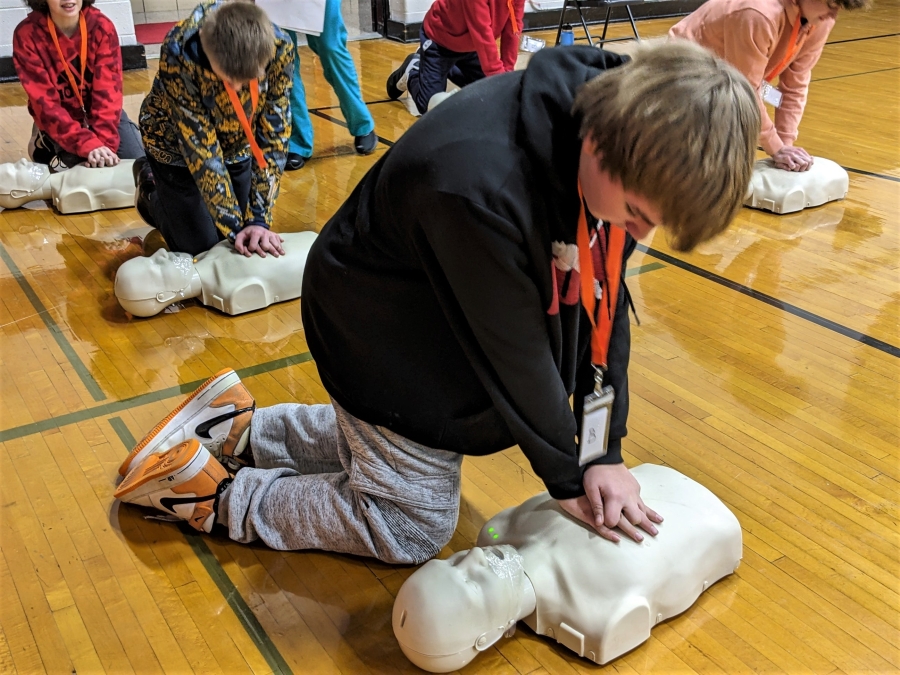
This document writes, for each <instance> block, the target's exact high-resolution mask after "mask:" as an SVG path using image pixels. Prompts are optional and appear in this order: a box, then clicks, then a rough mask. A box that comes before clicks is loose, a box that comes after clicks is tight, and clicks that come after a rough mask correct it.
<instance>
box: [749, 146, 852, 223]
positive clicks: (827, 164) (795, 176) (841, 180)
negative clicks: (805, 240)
mask: <svg viewBox="0 0 900 675" xmlns="http://www.w3.org/2000/svg"><path fill="white" fill-rule="evenodd" d="M849 187H850V177H849V176H848V175H847V172H846V171H845V170H844V169H843V167H841V166H840V165H839V164H836V163H835V162H832V161H831V160H830V159H823V158H822V157H814V158H813V165H812V167H811V168H810V169H809V171H785V170H783V169H778V168H776V167H775V161H774V160H773V159H772V158H771V157H768V158H766V159H761V160H759V161H758V162H757V163H756V165H755V166H754V167H753V175H752V176H751V177H750V187H749V188H748V191H747V197H746V199H745V200H744V204H745V205H746V206H752V207H753V208H757V209H763V210H765V211H773V212H774V213H793V212H794V211H800V210H802V209H806V208H809V207H812V206H820V205H822V204H825V203H826V202H833V201H835V200H836V199H843V198H844V197H845V196H846V195H847V190H848V189H849Z"/></svg>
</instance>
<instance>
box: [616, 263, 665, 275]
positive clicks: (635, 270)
mask: <svg viewBox="0 0 900 675" xmlns="http://www.w3.org/2000/svg"><path fill="white" fill-rule="evenodd" d="M663 267H665V265H663V264H662V263H658V262H652V263H647V264H646V265H640V266H638V267H632V268H631V269H627V270H625V276H626V277H634V276H637V275H638V274H643V273H644V272H652V271H653V270H658V269H662V268H663Z"/></svg>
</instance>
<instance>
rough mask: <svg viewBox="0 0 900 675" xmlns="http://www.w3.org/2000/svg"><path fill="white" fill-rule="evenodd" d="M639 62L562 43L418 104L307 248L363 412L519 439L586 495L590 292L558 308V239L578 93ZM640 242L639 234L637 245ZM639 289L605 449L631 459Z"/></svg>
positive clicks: (387, 422)
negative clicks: (583, 450)
mask: <svg viewBox="0 0 900 675" xmlns="http://www.w3.org/2000/svg"><path fill="white" fill-rule="evenodd" d="M623 62H624V59H623V57H620V56H618V55H616V54H611V53H608V52H603V51H601V50H599V49H594V48H590V47H566V48H562V49H545V50H543V51H541V52H539V53H537V54H536V55H535V57H534V58H533V59H532V60H531V63H530V64H529V66H528V69H527V70H525V71H519V72H513V73H507V74H505V75H497V76H494V77H491V78H487V79H485V80H483V81H480V82H477V83H475V84H473V85H470V86H467V87H466V88H465V89H463V90H462V91H460V92H459V93H457V94H456V95H455V96H453V97H451V98H449V99H448V100H447V101H445V102H444V103H442V104H441V105H440V106H439V107H437V108H436V109H435V110H433V111H431V112H429V113H428V114H427V115H425V116H424V117H422V119H420V120H419V121H417V122H416V123H415V124H414V125H413V126H412V127H411V128H410V129H409V130H408V131H407V132H406V134H404V135H403V137H402V138H401V139H400V140H399V141H398V142H397V144H396V145H395V146H394V147H393V148H392V149H391V150H389V151H388V152H387V153H385V155H384V157H382V158H381V160H380V161H379V162H378V163H377V164H376V165H375V166H373V167H372V169H371V170H370V171H369V172H368V173H367V174H366V176H365V177H364V178H363V179H362V181H360V183H359V185H357V187H356V189H355V190H354V191H353V194H351V195H350V197H349V198H348V199H347V201H346V202H345V203H344V205H343V206H342V207H341V208H340V209H339V210H338V212H337V213H336V214H335V215H334V217H333V218H332V219H331V220H330V221H329V222H328V223H327V224H326V225H325V227H324V228H323V229H322V232H321V234H320V235H319V238H318V240H317V241H316V242H315V244H314V245H313V247H312V250H311V251H310V254H309V259H308V260H307V263H306V272H305V275H304V278H303V326H304V328H305V330H306V336H307V340H308V343H309V348H310V351H311V352H312V355H313V357H314V358H315V360H316V364H317V366H318V369H319V373H320V375H321V377H322V382H323V384H324V385H325V389H326V390H327V391H328V393H329V394H330V395H331V396H332V397H333V398H334V399H335V400H336V401H337V402H338V403H339V404H340V405H341V406H343V407H344V408H345V409H346V410H347V411H348V412H350V413H351V414H352V415H354V416H356V417H358V418H359V419H361V420H364V421H366V422H368V423H370V424H376V425H379V426H383V427H387V428H388V429H390V430H392V431H394V432H396V433H398V434H400V435H401V436H405V437H406V438H409V439H410V440H413V441H416V442H418V443H421V444H423V445H427V446H430V447H434V448H442V449H446V450H452V451H455V452H459V453H462V454H467V455H485V454H489V453H493V452H497V451H499V450H502V449H504V448H508V447H510V446H512V445H515V444H518V445H519V447H521V449H522V451H523V452H524V453H525V455H526V457H528V460H529V461H530V462H531V466H532V468H533V469H534V471H535V473H536V474H537V475H538V476H539V477H540V478H541V479H542V480H543V481H544V484H545V485H546V486H547V489H548V490H549V492H550V494H551V495H552V496H553V497H554V498H556V499H564V498H569V497H577V496H580V495H582V494H584V489H583V487H582V484H581V476H582V469H581V468H580V467H579V466H578V459H577V448H576V442H575V436H576V434H577V433H578V428H579V426H580V424H581V406H582V400H583V397H584V395H585V394H586V393H589V392H590V391H591V390H592V389H593V369H592V367H591V364H590V347H589V342H590V324H589V322H588V317H587V314H586V313H585V311H584V310H583V309H582V307H581V305H580V303H576V304H574V305H566V304H560V305H559V312H558V313H554V314H551V313H549V312H548V310H549V309H550V307H551V306H552V305H553V304H554V303H553V300H554V293H555V291H554V286H553V272H552V267H551V266H552V265H553V256H552V252H551V242H563V243H566V244H574V243H575V237H576V234H575V233H576V225H577V221H578V212H579V203H578V188H577V177H578V161H579V156H580V151H581V141H580V139H579V137H578V132H579V126H580V124H579V120H578V119H575V118H574V117H573V116H572V114H571V109H572V103H573V101H574V98H575V94H576V92H577V90H578V88H579V87H580V86H581V85H582V84H583V83H585V82H586V81H588V80H590V79H591V78H593V77H594V76H596V75H597V74H599V73H600V72H601V71H602V70H604V69H606V68H611V67H614V66H618V65H620V64H621V63H623ZM633 249H634V240H633V239H631V238H630V237H628V238H627V244H626V256H625V258H626V259H627V256H628V255H630V253H631V251H632V250H633ZM623 271H624V261H623ZM625 293H626V291H625V287H624V283H622V284H621V288H620V293H619V298H618V304H617V310H616V315H615V322H614V326H613V333H612V339H611V344H610V351H609V363H610V368H609V371H608V372H607V375H606V382H607V383H609V384H612V386H613V387H614V388H615V391H616V402H615V405H614V408H613V415H612V423H611V429H610V442H609V452H608V454H607V455H606V457H604V458H602V459H601V460H599V461H600V463H606V464H609V463H619V462H621V461H622V460H621V438H622V437H623V436H624V435H625V433H626V425H625V423H626V420H627V417H628V381H627V367H628V356H629V351H630V340H631V338H630V332H629V326H628V316H627V309H626V305H625ZM573 393H574V394H575V397H574V401H575V414H574V415H573V412H572V409H571V408H570V406H569V396H570V395H571V394H573Z"/></svg>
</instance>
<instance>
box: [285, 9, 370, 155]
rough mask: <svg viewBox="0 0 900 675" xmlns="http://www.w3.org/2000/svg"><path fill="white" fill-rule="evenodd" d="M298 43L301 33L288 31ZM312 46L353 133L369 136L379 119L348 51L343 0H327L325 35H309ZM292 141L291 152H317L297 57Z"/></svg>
mask: <svg viewBox="0 0 900 675" xmlns="http://www.w3.org/2000/svg"><path fill="white" fill-rule="evenodd" d="M287 33H288V35H290V36H291V40H293V41H294V47H296V46H297V33H295V32H294V31H290V30H289V31H287ZM306 41H307V43H308V44H309V48H310V49H312V50H313V53H315V55H316V56H318V57H319V59H320V60H321V61H322V70H323V71H324V72H325V80H326V81H327V82H328V84H329V85H331V88H332V89H334V93H335V94H337V97H338V101H339V102H340V104H341V112H342V113H343V115H344V119H345V120H346V121H347V128H348V129H349V130H350V134H351V135H352V136H365V135H366V134H368V133H371V132H372V131H374V130H375V120H373V119H372V115H371V114H369V109H368V108H366V104H365V103H363V100H362V93H360V90H359V79H358V78H357V76H356V66H355V65H354V64H353V58H352V57H351V56H350V52H349V51H348V50H347V28H346V26H344V19H343V17H342V16H341V0H325V25H324V26H323V28H322V34H321V35H319V36H318V37H316V36H315V35H307V36H306ZM291 115H292V117H293V128H292V129H291V143H290V148H289V152H292V153H294V154H298V155H300V156H301V157H305V158H309V157H311V156H312V151H313V128H312V122H311V121H310V119H309V111H308V110H307V109H306V89H304V87H303V80H301V79H300V57H299V53H298V54H297V58H295V59H294V86H293V87H292V88H291Z"/></svg>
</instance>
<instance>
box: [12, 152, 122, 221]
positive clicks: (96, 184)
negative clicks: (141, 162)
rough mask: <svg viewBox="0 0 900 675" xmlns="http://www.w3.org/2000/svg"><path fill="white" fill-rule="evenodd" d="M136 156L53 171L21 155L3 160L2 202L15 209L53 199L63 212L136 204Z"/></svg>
mask: <svg viewBox="0 0 900 675" xmlns="http://www.w3.org/2000/svg"><path fill="white" fill-rule="evenodd" d="M132 164H134V160H130V159H126V160H122V161H120V162H119V163H118V164H117V165H116V166H108V167H98V168H93V169H92V168H89V167H86V166H81V165H78V166H73V167H72V168H71V169H67V170H66V171H62V172H60V173H50V169H49V167H47V165H45V164H36V163H35V162H29V161H28V160H27V159H20V160H19V161H18V162H16V163H15V164H13V163H7V164H0V206H2V207H3V208H7V209H14V208H18V207H20V206H24V205H25V204H27V203H29V202H33V201H37V200H41V199H50V200H52V202H53V206H55V207H56V209H57V211H59V212H60V213H62V214H71V213H86V212H88V211H99V210H101V209H121V208H126V207H129V206H134V178H133V177H132V175H131V165H132Z"/></svg>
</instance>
